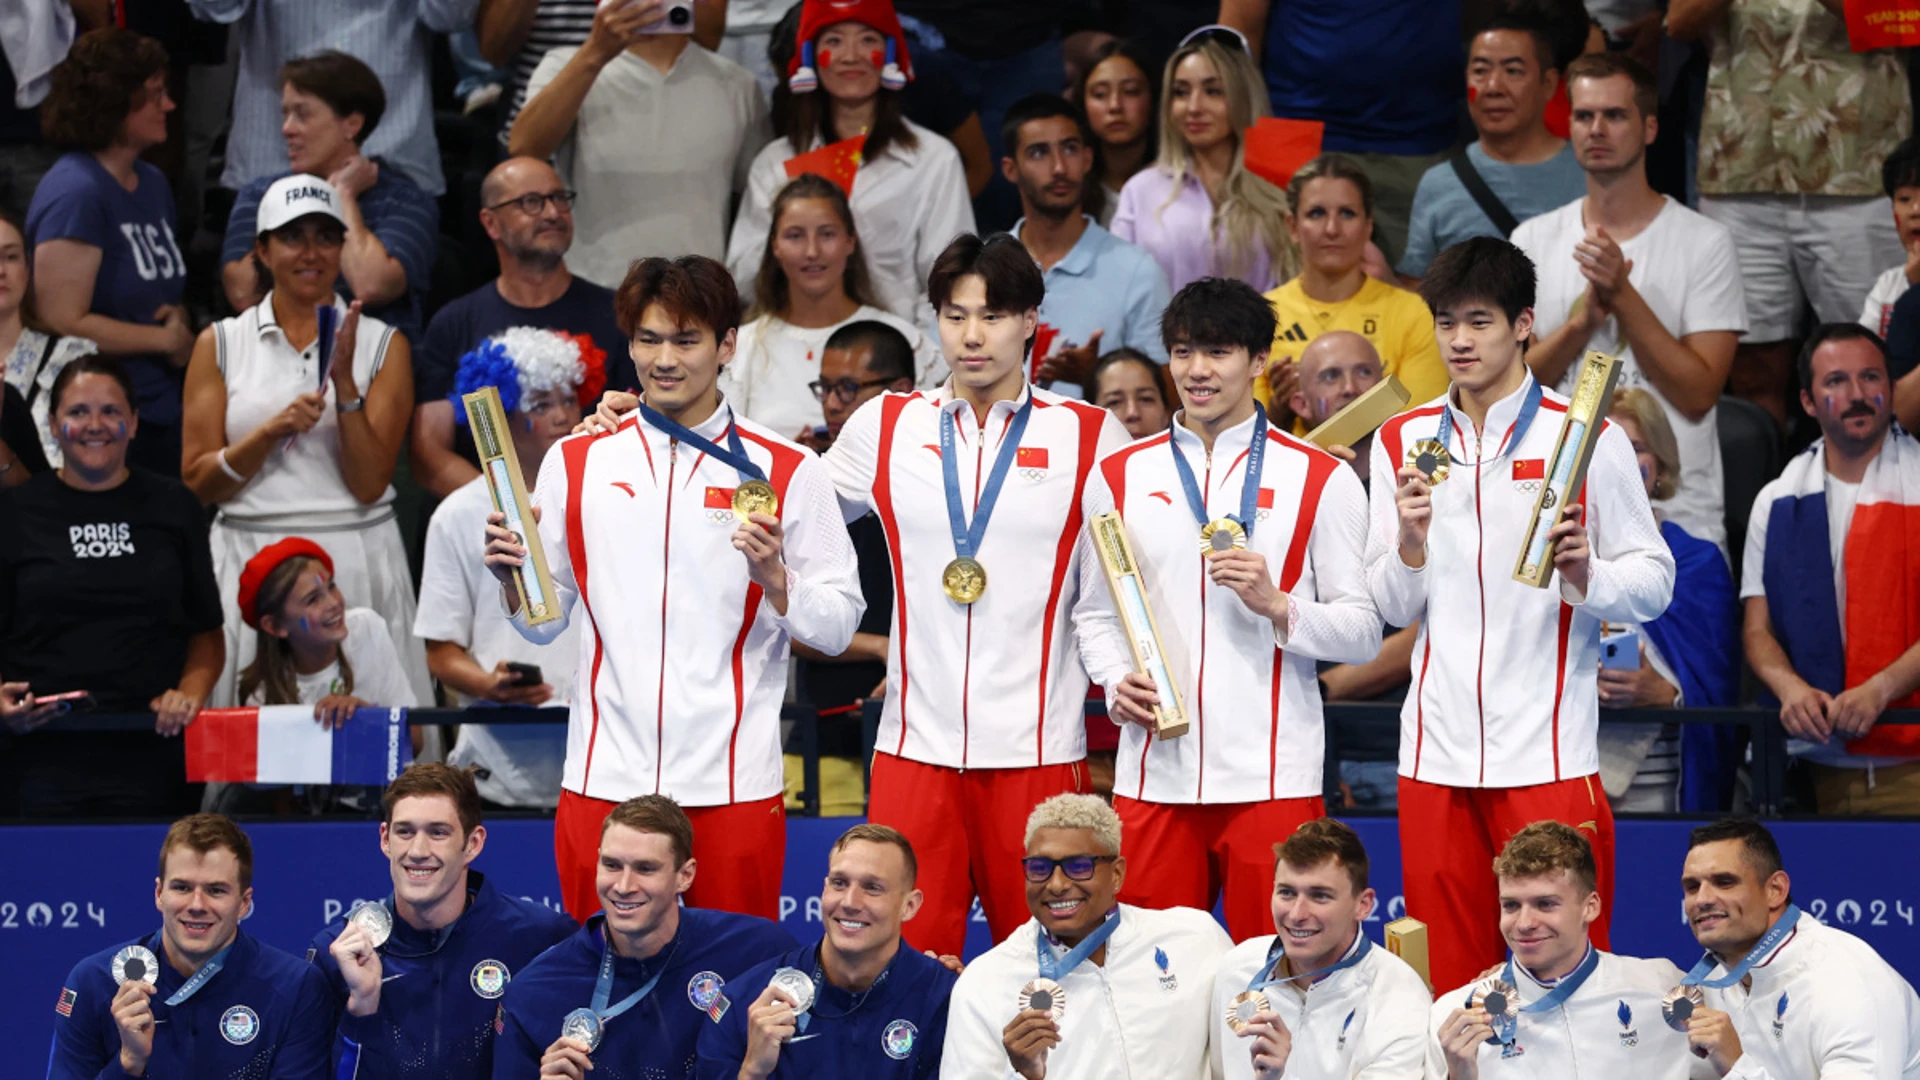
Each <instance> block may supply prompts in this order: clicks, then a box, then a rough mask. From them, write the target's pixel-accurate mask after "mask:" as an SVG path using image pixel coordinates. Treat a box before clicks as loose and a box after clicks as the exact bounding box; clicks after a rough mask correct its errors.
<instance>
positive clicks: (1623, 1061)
mask: <svg viewBox="0 0 1920 1080" xmlns="http://www.w3.org/2000/svg"><path fill="white" fill-rule="evenodd" d="M1588 948H1592V946H1588ZM1513 980H1514V988H1515V989H1516V990H1517V991H1519V999H1520V1004H1521V1005H1522V1006H1525V1005H1531V1004H1533V1003H1534V1002H1537V1001H1539V1000H1540V999H1541V998H1543V997H1545V996H1547V993H1548V988H1547V987H1545V986H1542V985H1541V984H1540V983H1539V982H1538V981H1536V980H1535V979H1534V978H1533V976H1531V975H1529V974H1528V973H1527V969H1526V968H1525V966H1523V965H1520V964H1515V965H1514V966H1513ZM1491 981H1492V980H1490V979H1482V980H1479V981H1477V982H1473V983H1470V984H1468V985H1466V986H1462V987H1458V988H1456V989H1453V990H1448V991H1447V992H1445V993H1443V994H1441V995H1440V996H1439V997H1437V998H1435V999H1434V1002H1433V1008H1432V1010H1431V1012H1429V1013H1428V1016H1427V1031H1428V1035H1427V1080H1447V1057H1446V1053H1445V1052H1444V1051H1443V1050H1442V1049H1441V1048H1440V1037H1439V1036H1440V1027H1441V1025H1443V1024H1445V1023H1446V1022H1447V1017H1449V1016H1451V1015H1453V1010H1455V1009H1460V1008H1465V1007H1466V1003H1467V998H1468V996H1469V995H1470V994H1472V993H1473V992H1474V991H1475V990H1484V989H1486V988H1487V986H1488V985H1489V984H1490V983H1491ZM1678 985H1680V969H1679V968H1677V967H1674V966H1673V961H1671V960H1664V959H1652V960H1642V959H1639V958H1638V957H1632V956H1615V955H1614V954H1613V953H1607V952H1603V953H1601V954H1600V966H1599V967H1596V968H1595V969H1594V970H1593V974H1592V975H1590V976H1588V977H1587V980H1586V981H1585V982H1583V983H1581V984H1580V988H1579V989H1578V990H1575V991H1574V992H1573V995H1572V996H1571V997H1569V998H1567V1000H1566V1001H1564V1002H1562V1003H1560V1005H1558V1006H1557V1007H1555V1008H1551V1009H1547V1010H1544V1011H1541V1012H1537V1013H1521V1014H1520V1026H1519V1029H1518V1031H1517V1033H1516V1037H1515V1039H1514V1042H1513V1047H1512V1048H1511V1049H1510V1050H1509V1049H1507V1048H1504V1047H1502V1046H1499V1045H1497V1044H1496V1045H1493V1046H1488V1045H1485V1044H1482V1045H1481V1047H1480V1050H1479V1054H1478V1056H1477V1058H1476V1059H1475V1061H1476V1064H1477V1065H1478V1066H1479V1069H1480V1076H1481V1080H1520V1078H1525V1080H1535V1078H1537V1077H1566V1078H1568V1080H1574V1078H1586V1077H1594V1078H1598V1077H1620V1078H1623V1080H1719V1074H1718V1073H1716V1072H1715V1071H1714V1068H1713V1066H1712V1065H1711V1064H1709V1063H1707V1062H1706V1061H1705V1060H1703V1059H1701V1058H1697V1057H1694V1056H1693V1051H1692V1050H1691V1049H1690V1048H1689V1044H1688V1042H1687V1037H1686V1035H1684V1034H1682V1033H1681V1032H1678V1031H1675V1030H1673V1029H1672V1028H1670V1027H1668V1026H1667V1024H1666V1021H1665V1020H1663V1019H1662V1018H1661V1015H1660V999H1661V998H1663V997H1665V996H1666V993H1667V991H1669V990H1671V989H1673V988H1674V987H1676V986H1678ZM1743 1037H1744V1033H1743ZM1807 1075H1808V1080H1812V1074H1811V1073H1809V1074H1807Z"/></svg>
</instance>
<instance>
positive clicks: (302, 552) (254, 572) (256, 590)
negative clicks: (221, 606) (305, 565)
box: [240, 536, 333, 630]
mask: <svg viewBox="0 0 1920 1080" xmlns="http://www.w3.org/2000/svg"><path fill="white" fill-rule="evenodd" d="M299 557H306V558H313V559H319V560H320V565H321V566H324V567H326V568H327V573H329V574H331V573H333V557H332V556H331V555H328V554H327V550H326V549H325V548H323V547H321V546H320V545H319V544H316V543H314V542H313V541H311V540H309V539H307V538H306V537H304V536H289V537H287V538H286V539H285V540H276V541H274V542H273V543H271V544H268V545H267V546H266V547H263V548H261V549H260V553H259V554H257V555H255V556H254V557H253V558H251V559H248V560H247V565H246V568H245V569H243V570H241V571H240V618H241V619H243V620H245V621H246V624H247V625H248V626H251V627H253V628H254V629H255V630H258V629H260V613H259V612H257V611H255V610H253V605H254V603H255V602H256V601H258V600H259V599H260V583H261V582H263V581H265V580H267V575H268V574H271V573H273V570H274V567H276V566H279V565H280V564H281V563H283V562H286V561H287V560H288V559H292V558H299Z"/></svg>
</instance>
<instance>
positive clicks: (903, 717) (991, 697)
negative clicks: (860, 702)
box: [822, 381, 1127, 769]
mask: <svg viewBox="0 0 1920 1080" xmlns="http://www.w3.org/2000/svg"><path fill="white" fill-rule="evenodd" d="M1029 396H1031V398H1032V399H1033V403H1034V407H1033V412H1032V414H1031V415H1030V418H1029V420H1028V422H1027V429H1026V433H1025V435H1024V436H1023V437H1022V438H1021V440H1020V446H1019V448H1018V451H1017V455H1016V458H1015V460H1014V462H1013V465H1012V467H1011V468H1009V469H1008V471H1007V475H1006V481H1005V484H1004V485H1003V486H1002V488H1001V490H1000V498H999V502H998V504H997V506H996V507H995V508H994V511H993V517H992V518H991V520H990V522H989V525H988V527H987V531H986V537H985V539H984V540H983V541H982V544H981V549H980V550H979V551H978V552H976V553H975V557H976V558H978V559H979V561H980V562H981V563H982V564H983V565H984V566H985V567H986V571H987V590H986V593H985V594H984V595H983V596H981V598H980V599H979V600H977V601H975V602H974V603H973V604H970V605H969V604H961V603H958V602H956V601H954V600H952V599H949V598H948V597H947V595H946V592H945V591H944V590H943V589H942V588H941V584H940V582H941V575H942V573H943V572H944V570H945V569H946V566H947V563H949V562H950V561H952V560H953V558H954V546H953V531H952V527H951V525H950V524H949V521H948V516H947V498H946V487H945V482H944V480H943V479H942V474H941V460H940V415H941V413H942V412H952V413H954V414H955V417H956V421H955V425H954V427H955V436H954V437H955V446H956V448H957V449H958V451H959V461H958V462H956V463H955V464H956V467H957V472H958V477H959V484H960V490H961V493H962V502H963V503H964V504H965V508H966V514H967V518H966V519H967V521H968V522H969V523H971V522H972V520H973V513H974V505H975V500H977V499H978V498H979V494H980V490H981V488H982V487H983V486H984V485H985V483H986V479H987V476H988V475H989V474H990V473H991V472H992V469H993V462H994V458H995V456H996V455H997V454H998V453H999V450H1000V445H1001V441H1002V440H1003V439H1004V438H1005V436H1006V434H1007V430H1008V428H1009V426H1010V425H1011V424H1012V422H1013V417H1014V414H1015V412H1016V411H1018V409H1019V408H1020V407H1021V406H1022V405H1024V404H1025V403H1026V401H1027V400H1028V398H1029ZM1126 442H1127V431H1126V428H1124V427H1122V426H1121V424H1120V421H1119V420H1117V419H1115V418H1114V416H1113V414H1112V413H1110V412H1108V411H1107V410H1105V409H1102V408H1099V407H1098V406H1094V405H1090V404H1088V403H1086V402H1084V401H1075V400H1071V399H1068V398H1064V397H1061V396H1060V395H1058V394H1054V393H1051V392H1049V391H1046V390H1034V389H1032V388H1026V389H1023V390H1022V391H1021V394H1020V397H1019V398H1017V399H1016V400H1013V401H1001V402H996V403H995V404H994V405H993V407H992V408H991V409H989V410H988V415H987V422H986V425H985V428H984V429H982V428H981V427H980V426H979V425H978V424H977V423H976V422H975V419H974V415H973V412H972V409H971V408H970V407H969V406H968V405H967V404H966V403H965V402H963V401H960V400H958V399H955V398H954V397H953V396H952V383H951V381H949V383H948V384H947V385H946V386H942V387H940V388H939V389H936V390H928V391H921V392H917V393H912V394H891V393H889V394H882V395H881V396H880V397H877V398H874V399H873V400H872V401H869V402H867V403H866V404H865V405H862V406H861V407H860V408H859V410H858V411H856V412H855V413H854V414H853V416H851V417H849V418H848V420H847V423H846V425H845V426H844V427H843V428H841V430H840V437H839V438H838V439H836V440H835V441H834V444H833V448H832V449H830V450H828V451H827V454H826V456H825V458H823V459H822V460H824V461H825V462H826V464H827V467H828V469H829V471H830V472H831V473H832V475H833V484H834V487H835V489H836V490H837V491H838V492H839V496H840V504H841V509H842V511H843V512H844V514H845V515H846V518H847V520H849V521H851V520H854V519H856V518H858V517H860V516H861V515H862V514H865V513H867V512H868V511H869V510H871V511H873V512H874V513H876V514H877V515H878V516H879V518H880V526H881V528H882V529H883V530H884V531H885V533H886V537H887V549H888V551H889V552H890V553H891V556H892V559H893V595H894V603H893V625H892V633H891V634H889V635H888V641H887V700H886V706H885V709H884V711H883V712H882V713H881V718H880V733H879V741H878V742H877V744H876V746H877V747H878V749H879V750H880V751H882V752H883V753H888V754H894V755H897V756H899V757H904V758H908V759H910V760H913V761H920V762H925V763H927V764H929V765H943V766H948V767H952V768H976V769H979V768H986V769H1011V768H1023V767H1030V766H1035V765H1057V764H1062V763H1066V762H1073V761H1079V760H1081V759H1082V758H1084V757H1086V752H1087V751H1086V720H1085V715H1086V714H1085V708H1086V697H1087V675H1086V672H1085V671H1083V670H1082V669H1081V667H1080V657H1079V649H1078V646H1077V644H1076V642H1075V640H1074V636H1073V627H1072V612H1073V609H1074V604H1075V603H1076V601H1077V600H1078V597H1079V593H1080V576H1079V572H1078V565H1077V560H1078V559H1079V557H1080V555H1079V538H1080V526H1081V521H1082V518H1081V505H1082V499H1083V498H1084V496H1085V495H1086V487H1087V483H1088V480H1089V477H1090V476H1091V474H1092V472H1093V467H1094V463H1095V462H1096V461H1098V460H1099V459H1100V458H1101V457H1103V456H1105V455H1106V454H1108V453H1110V452H1111V451H1113V450H1115V449H1118V448H1119V447H1120V446H1122V445H1125V443H1126Z"/></svg>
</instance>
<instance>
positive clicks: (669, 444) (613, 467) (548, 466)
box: [513, 404, 866, 806]
mask: <svg viewBox="0 0 1920 1080" xmlns="http://www.w3.org/2000/svg"><path fill="white" fill-rule="evenodd" d="M732 422H735V418H734V415H733V410H732V409H731V408H729V407H727V406H726V405H724V404H723V405H722V406H721V407H720V408H719V409H717V410H716V411H715V412H714V414H713V415H712V416H710V417H708V418H707V419H706V421H705V422H703V423H701V424H698V425H695V426H694V427H693V429H692V430H693V432H694V433H695V434H697V435H699V436H701V437H703V438H705V439H708V440H709V441H712V442H714V443H716V444H717V445H720V446H725V445H727V427H728V425H729V423H732ZM738 425H739V431H740V435H741V438H742V440H743V443H744V449H745V450H746V453H747V456H748V457H749V458H751V459H752V461H753V462H754V464H756V465H758V466H759V467H760V468H761V470H762V471H763V472H765V473H766V476H767V481H768V482H769V483H771V484H772V485H773V488H774V491H775V492H776V493H777V494H778V495H779V497H780V513H779V516H780V522H781V526H782V528H783V530H784V533H785V537H784V540H783V545H782V546H783V557H784V558H785V560H786V564H787V613H786V614H785V615H780V614H778V613H777V612H775V611H774V609H773V608H772V606H770V605H768V604H766V603H765V602H764V596H763V593H762V591H761V589H760V587H759V586H758V585H755V584H753V583H752V579H751V578H749V576H748V574H747V562H746V556H745V555H743V554H742V553H741V552H739V551H736V550H735V549H734V547H733V534H734V531H735V529H736V528H737V527H738V522H737V520H736V519H735V518H734V516H733V510H732V508H731V507H732V497H733V489H734V488H735V487H737V486H738V485H739V483H740V480H739V474H738V473H736V472H735V470H734V469H733V467H732V466H730V465H725V464H722V463H721V462H719V461H716V460H715V459H713V458H710V457H708V456H706V455H705V454H702V453H699V452H697V451H695V450H693V449H692V448H690V447H682V446H679V445H678V444H677V443H676V442H675V441H674V440H672V439H670V438H668V436H667V435H666V433H664V432H662V431H660V430H658V429H656V428H655V427H653V426H652V425H650V424H644V423H641V421H640V416H639V414H638V413H637V412H635V413H633V414H630V415H629V416H627V417H626V418H624V419H623V420H622V421H621V424H620V426H619V428H618V429H617V430H615V431H612V432H607V433H603V434H598V435H574V436H571V437H569V438H566V439H563V440H561V441H560V442H558V443H555V444H554V447H553V449H551V450H549V451H548V452H547V457H546V460H545V461H544V462H542V463H541V465H540V478H539V481H538V483H537V485H536V486H535V488H534V490H533V493H532V501H533V505H534V506H535V507H538V508H539V510H540V513H541V520H540V540H541V543H542V544H544V545H545V547H546V555H547V565H548V568H549V570H551V572H552V574H553V585H554V589H555V591H556V592H557V593H558V594H559V595H558V603H559V606H560V610H561V611H562V612H563V613H564V617H562V618H560V619H555V620H554V621H552V622H547V623H542V624H540V625H539V626H529V625H527V622H526V611H525V610H524V609H522V610H521V611H520V612H519V613H518V614H516V615H515V616H514V617H513V621H514V625H515V626H516V628H518V629H519V631H520V633H521V634H522V635H524V636H525V637H526V638H527V639H528V640H530V641H537V642H548V641H552V640H554V639H555V638H557V637H559V635H560V634H562V633H563V632H565V631H566V629H567V628H568V627H569V626H571V625H573V620H574V619H575V618H577V617H579V616H580V615H582V614H584V615H585V616H586V620H587V621H586V625H585V626H584V627H583V628H582V631H581V634H580V654H579V661H578V668H577V670H576V674H575V676H574V687H575V693H574V701H573V717H572V720H571V721H570V722H569V724H568V725H567V766H566V777H565V782H564V786H565V788H566V789H567V790H568V791H573V792H577V793H579V794H581V795H585V796H587V797H589V798H593V799H604V800H607V801H610V802H618V801H621V800H625V799H630V798H633V797H635V796H637V795H650V794H654V793H659V794H664V795H670V796H672V797H673V798H674V799H675V800H677V801H678V802H680V803H681V804H682V805H684V806H716V805H725V804H728V803H738V802H751V801H754V800H757V799H765V798H770V797H772V796H774V795H777V794H779V793H780V791H781V788H782V785H783V782H784V781H783V776H782V773H781V765H780V704H781V702H782V701H783V700H784V699H785V697H786V692H787V656H788V653H789V646H790V639H791V640H798V641H801V642H804V643H806V644H808V645H811V646H813V647H814V648H816V649H819V650H820V651H821V652H824V653H840V652H844V651H845V650H846V647H847V645H848V644H849V643H850V642H851V641H852V640H853V632H854V629H855V627H857V626H858V625H859V622H860V614H861V612H862V611H864V610H865V609H866V601H865V600H863V599H862V598H861V594H860V577H859V572H858V568H857V566H856V565H855V562H854V555H853V545H852V544H851V543H850V542H849V541H848V540H847V530H846V526H845V525H844V524H843V523H842V522H841V521H840V518H839V515H838V513H837V512H836V510H837V507H836V506H835V505H834V501H833V488H832V487H831V485H830V484H829V482H828V479H827V476H826V473H825V471H824V470H823V469H822V468H821V467H820V463H819V460H818V459H817V458H815V457H814V455H813V452H812V451H811V450H807V449H805V448H803V447H800V446H797V445H795V444H793V443H790V442H788V441H787V440H785V439H783V438H780V437H779V436H778V435H776V434H774V433H773V432H771V431H768V430H767V429H766V428H763V427H760V426H759V425H757V424H755V423H753V422H752V421H750V420H740V421H738ZM576 600H577V601H579V603H578V605H576V603H575V601H576ZM576 608H578V610H576Z"/></svg>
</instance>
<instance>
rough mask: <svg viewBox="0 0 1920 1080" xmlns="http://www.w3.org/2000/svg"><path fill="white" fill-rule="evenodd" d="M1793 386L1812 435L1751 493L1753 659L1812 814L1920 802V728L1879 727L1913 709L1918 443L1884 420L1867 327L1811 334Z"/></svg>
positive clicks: (1888, 401) (1746, 585)
mask: <svg viewBox="0 0 1920 1080" xmlns="http://www.w3.org/2000/svg"><path fill="white" fill-rule="evenodd" d="M1800 385H1801V387H1802V389H1801V391H1800V405H1801V407H1802V408H1804V409H1806V411H1807V413H1808V415H1810V416H1812V417H1813V418H1814V419H1815V420H1817V421H1819V423H1820V431H1821V438H1820V439H1819V440H1818V441H1816V442H1815V443H1814V444H1813V445H1812V446H1809V447H1807V448H1806V449H1805V450H1803V451H1801V453H1800V454H1799V456H1797V457H1795V458H1794V459H1793V460H1792V461H1789V462H1788V463H1787V467H1786V469H1785V470H1783V471H1782V472H1781V474H1780V476H1779V477H1778V478H1776V479H1775V480H1774V481H1773V482H1772V483H1769V484H1768V485H1767V486H1766V487H1764V488H1762V489H1761V490H1760V495H1759V497H1758V498H1756V499H1755V500H1754V502H1753V517H1752V521H1751V524H1749V525H1748V527H1747V553H1746V561H1745V564H1744V566H1743V567H1742V578H1743V580H1742V581H1741V583H1740V596H1741V599H1742V602H1743V603H1744V604H1745V605H1746V626H1745V628H1744V631H1743V635H1744V637H1745V640H1746V652H1747V662H1748V663H1749V664H1751V665H1752V666H1753V671H1754V674H1756V675H1758V676H1760V680H1761V681H1762V682H1764V683H1766V684H1767V689H1768V691H1770V692H1771V695H1772V696H1773V697H1774V698H1776V699H1778V701H1779V703H1780V723H1781V724H1782V725H1783V726H1784V727H1785V728H1786V729H1787V734H1788V735H1790V736H1792V737H1793V740H1794V741H1792V742H1790V743H1789V744H1788V749H1789V750H1790V751H1792V752H1793V753H1794V754H1796V755H1797V756H1799V757H1800V758H1801V759H1802V760H1804V761H1806V762H1807V763H1808V769H1809V771H1810V772H1811V773H1812V774H1813V785H1814V801H1815V802H1816V804H1817V805H1818V806H1819V808H1820V812H1821V813H1823V814H1911V813H1920V761H1917V760H1915V759H1916V758H1920V730H1916V729H1914V728H1902V727H1887V728H1877V729H1876V728H1875V726H1874V725H1875V721H1877V720H1879V719H1880V714H1881V713H1883V712H1885V711H1886V710H1887V709H1890V708H1895V709H1899V708H1914V707H1915V706H1916V705H1920V692H1916V691H1920V592H1917V591H1916V590H1915V589H1914V587H1913V584H1914V582H1915V581H1920V546H1916V545H1915V544H1914V542H1913V537H1914V535H1915V533H1916V531H1920V443H1916V442H1915V441H1914V438H1913V436H1911V435H1909V434H1907V433H1906V432H1905V431H1904V430H1902V429H1900V428H1897V427H1895V426H1894V425H1893V416H1892V411H1891V407H1892V401H1893V383H1892V380H1891V379H1889V378H1888V377H1887V352H1886V346H1885V345H1884V344H1882V343H1881V341H1880V339H1879V338H1878V337H1877V336H1875V335H1874V333H1873V331H1871V330H1868V329H1865V328H1864V327H1861V326H1858V325H1856V324H1853V323H1828V324H1827V325H1825V326H1822V327H1820V328H1819V329H1818V330H1815V331H1814V332H1813V334H1812V336H1810V337H1808V338H1807V343H1806V346H1805V347H1804V348H1803V349H1802V350H1801V352H1800ZM1776 613H1777V616H1778V617H1776Z"/></svg>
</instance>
